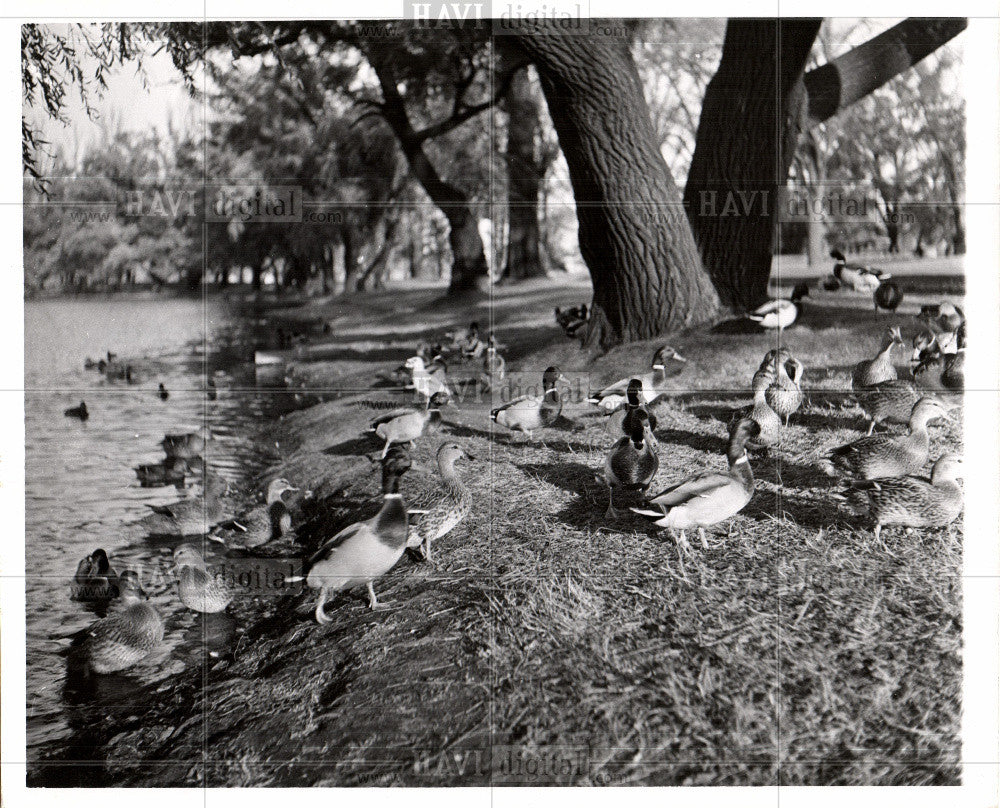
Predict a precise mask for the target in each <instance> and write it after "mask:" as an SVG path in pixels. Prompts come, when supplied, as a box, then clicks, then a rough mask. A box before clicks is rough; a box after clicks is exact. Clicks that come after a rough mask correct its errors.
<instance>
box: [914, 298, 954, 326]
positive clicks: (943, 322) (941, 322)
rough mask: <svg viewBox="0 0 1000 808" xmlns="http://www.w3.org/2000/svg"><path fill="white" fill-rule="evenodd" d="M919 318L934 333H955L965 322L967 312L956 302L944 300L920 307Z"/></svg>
mask: <svg viewBox="0 0 1000 808" xmlns="http://www.w3.org/2000/svg"><path fill="white" fill-rule="evenodd" d="M917 320H919V321H920V322H921V323H923V324H924V325H926V326H927V327H928V328H929V329H930V330H931V331H932V332H933V333H935V334H942V333H949V332H951V333H954V332H956V331H958V329H959V328H960V327H961V326H962V325H963V324H964V323H965V314H964V313H963V312H962V310H961V309H960V308H959V307H958V306H956V305H955V304H954V303H949V302H948V301H946V300H945V301H942V302H941V303H937V304H931V305H927V306H921V307H920V313H919V314H918V315H917Z"/></svg>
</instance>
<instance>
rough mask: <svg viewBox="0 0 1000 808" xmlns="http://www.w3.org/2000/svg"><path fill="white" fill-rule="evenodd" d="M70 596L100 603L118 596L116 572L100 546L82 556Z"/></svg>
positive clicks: (79, 599) (87, 601) (83, 600)
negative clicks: (87, 554)
mask: <svg viewBox="0 0 1000 808" xmlns="http://www.w3.org/2000/svg"><path fill="white" fill-rule="evenodd" d="M71 597H72V599H73V600H78V601H81V602H84V603H94V602H97V603H100V602H104V601H109V600H111V599H112V598H116V597H118V574H117V573H116V572H115V571H114V570H113V569H112V568H111V561H110V560H109V559H108V554H107V553H106V552H105V551H104V550H103V549H101V548H98V549H97V550H94V552H92V553H91V554H90V555H89V556H86V557H84V559H83V560H82V561H81V562H80V564H79V566H77V568H76V575H74V576H73V585H72V587H71Z"/></svg>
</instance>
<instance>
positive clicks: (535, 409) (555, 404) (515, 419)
mask: <svg viewBox="0 0 1000 808" xmlns="http://www.w3.org/2000/svg"><path fill="white" fill-rule="evenodd" d="M559 382H563V383H564V384H567V385H568V384H569V379H567V378H566V377H565V376H563V375H562V372H561V371H560V370H559V368H557V367H556V366H555V365H552V366H550V367H547V368H546V369H545V372H544V373H543V374H542V394H541V395H537V394H535V395H526V396H520V397H518V398H515V399H513V400H512V401H508V402H507V403H506V404H504V405H503V406H500V407H497V408H496V409H494V410H492V411H491V412H490V418H491V419H492V420H493V422H494V423H496V424H499V425H500V426H503V427H506V428H507V429H509V430H511V431H512V432H524V433H525V434H526V435H527V436H528V437H529V438H530V437H531V433H532V432H534V430H536V429H541V428H542V427H546V426H551V425H552V424H553V423H555V421H556V419H557V418H559V415H560V414H561V413H562V407H563V402H562V398H561V396H560V394H559V388H558V387H557V386H556V385H557V384H558V383H559Z"/></svg>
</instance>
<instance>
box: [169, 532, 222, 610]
mask: <svg viewBox="0 0 1000 808" xmlns="http://www.w3.org/2000/svg"><path fill="white" fill-rule="evenodd" d="M174 566H175V567H176V569H177V593H178V594H179V595H180V598H181V603H183V604H184V605H185V606H187V607H188V608H189V609H191V610H192V611H195V612H204V613H206V614H215V613H216V612H221V611H225V608H226V607H227V606H228V605H229V603H230V601H232V599H233V591H232V590H231V589H230V588H229V586H228V585H227V584H226V582H225V581H224V580H222V579H221V578H219V577H218V576H215V575H212V573H210V572H209V571H208V566H207V565H206V564H205V558H204V556H202V554H201V552H200V551H199V550H198V548H197V547H195V546H194V545H193V544H182V545H180V546H179V547H178V548H177V549H176V550H174Z"/></svg>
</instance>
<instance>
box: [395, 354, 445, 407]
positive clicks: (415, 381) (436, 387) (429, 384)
mask: <svg viewBox="0 0 1000 808" xmlns="http://www.w3.org/2000/svg"><path fill="white" fill-rule="evenodd" d="M441 362H442V366H443V362H444V360H441ZM405 367H406V369H407V370H408V371H409V373H410V383H409V384H408V385H407V387H408V388H412V389H414V390H416V391H417V393H418V394H420V395H421V396H423V397H424V399H430V398H431V397H432V396H433V395H434V394H435V393H444V394H445V395H447V396H448V398H451V389H450V388H449V387H448V383H447V379H446V378H445V372H444V370H443V369H442V371H441V372H437V371H435V372H433V373H432V372H431V371H429V370H428V368H427V365H425V364H424V360H423V359H421V358H420V357H419V356H411V357H410V358H409V359H407V360H406V362H405Z"/></svg>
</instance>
